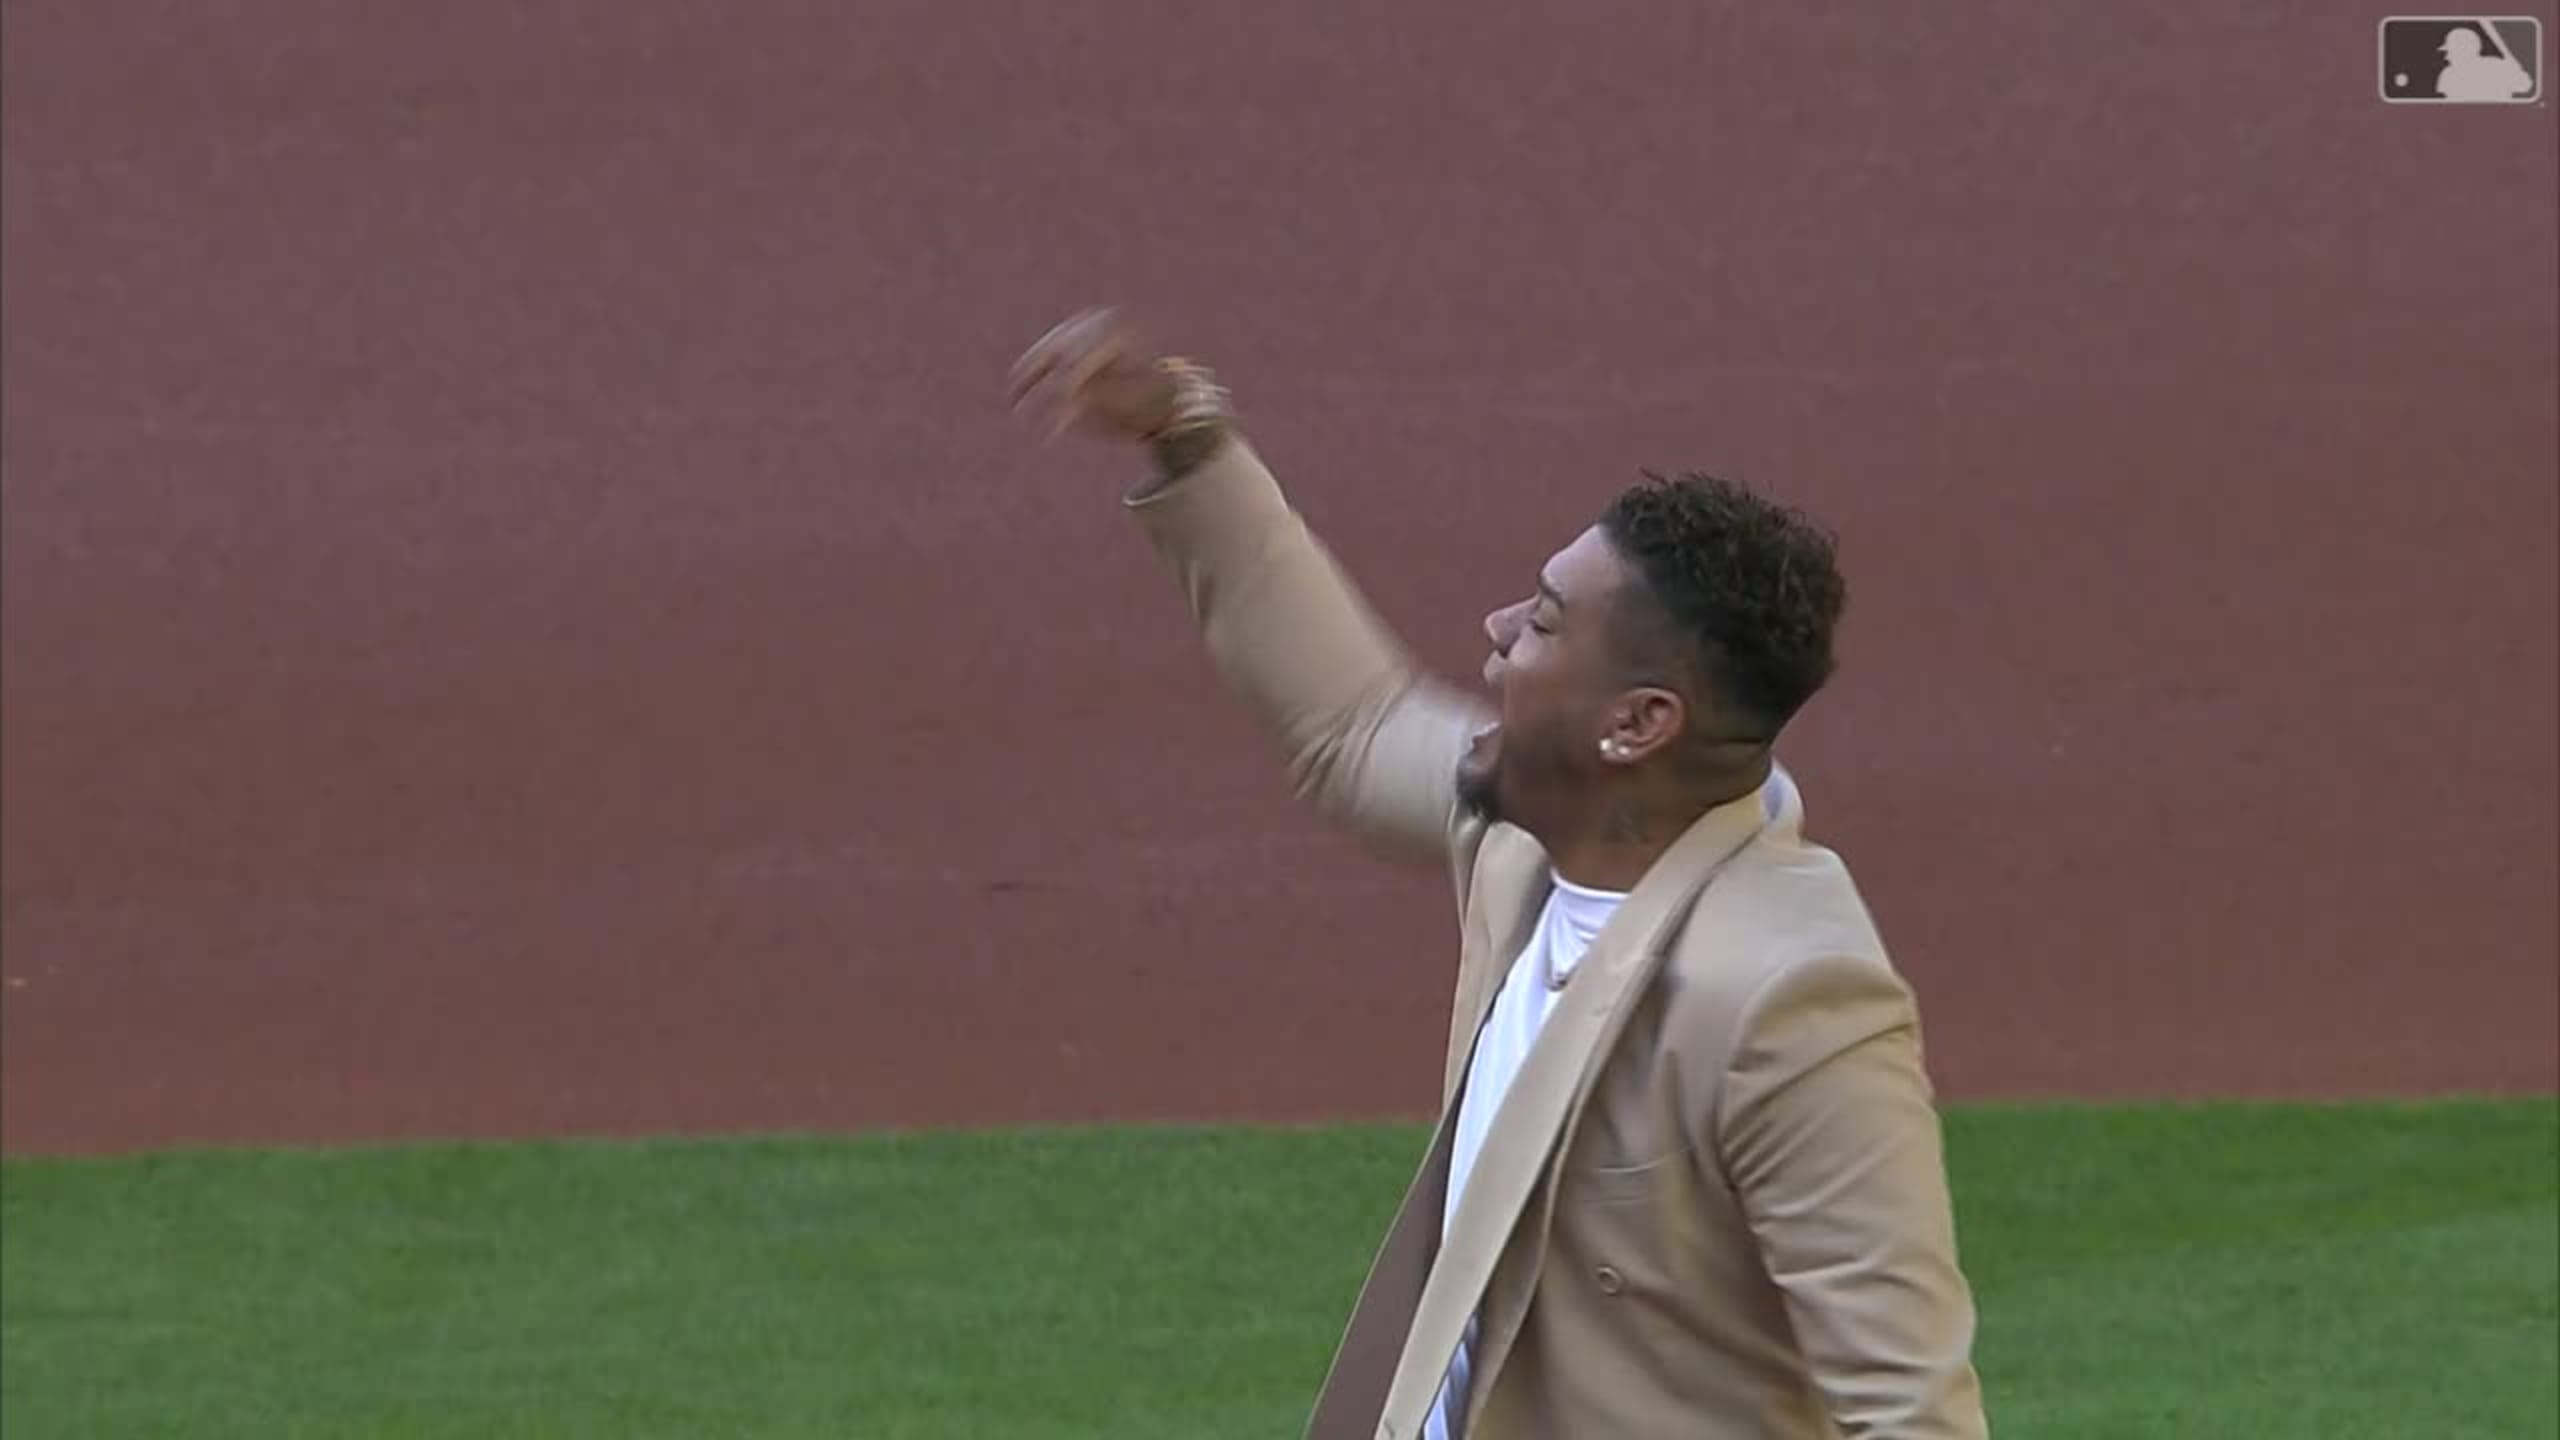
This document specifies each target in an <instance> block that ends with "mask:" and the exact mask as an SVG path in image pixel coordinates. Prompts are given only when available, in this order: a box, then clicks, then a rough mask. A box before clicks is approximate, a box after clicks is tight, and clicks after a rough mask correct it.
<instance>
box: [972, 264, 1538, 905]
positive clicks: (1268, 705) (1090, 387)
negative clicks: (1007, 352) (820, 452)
mask: <svg viewBox="0 0 2560 1440" xmlns="http://www.w3.org/2000/svg"><path fill="white" fill-rule="evenodd" d="M1042 390H1046V391H1048V392H1049V393H1050V394H1051V395H1052V396H1053V397H1054V401H1055V404H1056V405H1057V407H1058V412H1059V416H1060V419H1059V428H1061V429H1064V428H1069V427H1081V428H1084V429H1087V430H1090V431H1095V432H1098V433H1100V434H1103V435H1105V436H1108V437H1111V438H1116V439H1121V440H1126V441H1133V442H1138V443H1140V444H1143V445H1144V446H1146V447H1147V448H1148V449H1149V451H1150V452H1151V453H1152V455H1153V456H1154V457H1155V462H1156V465H1157V468H1158V474H1157V476H1156V477H1155V478H1154V479H1153V480H1152V481H1151V482H1149V483H1148V484H1146V485H1143V486H1141V487H1140V488H1139V489H1138V490H1136V491H1135V492H1133V493H1132V494H1130V495H1129V496H1127V497H1126V499H1125V501H1124V503H1125V504H1126V505H1127V507H1128V508H1129V510H1130V512H1131V514H1132V515H1134V516H1135V517H1136V518H1137V520H1138V522H1139V524H1140V525H1141V527H1142V528H1143V529H1144V531H1145V533H1146V535H1147V538H1148V541H1149V543H1150V544H1152V545H1153V546H1154V547H1155V550H1156V553H1157V554H1158V555H1159V556H1160V557H1162V559H1163V561H1164V563H1165V564H1166V566H1167V567H1168V568H1169V569H1170V570H1171V571H1172V572H1173V575H1174V577H1175V579H1176V581H1177V582H1178V583H1179V584H1180V586H1181V589H1182V594H1183V596H1184V599H1185V600H1186V601H1187V602H1188V604H1189V606H1190V608H1191V614H1192V617H1193V619H1194V620H1195V621H1196V622H1197V623H1198V624H1199V626H1200V629H1201V634H1202V636H1203V638H1204V639H1205V640H1206V642H1207V644H1208V649H1209V655H1210V658H1211V660H1212V661H1213V663H1214V664H1215V665H1216V666H1217V669H1218V671H1219V673H1220V675H1221V676H1222V677H1224V679H1225V680H1226V682H1227V685H1228V686H1229V688H1230V689H1231V690H1233V691H1234V692H1235V693H1236V694H1237V695H1238V696H1239V698H1241V699H1242V700H1243V701H1244V702H1245V703H1246V705H1247V706H1248V707H1249V708H1250V709H1251V710H1252V712H1253V713H1254V714H1255V715H1256V716H1257V717H1258V718H1259V719H1260V720H1261V721H1262V722H1263V724H1264V726H1265V728H1266V729H1267V730H1268V731H1269V732H1270V733H1271V734H1272V735H1273V736H1274V737H1275V738H1276V739H1277V740H1278V742H1279V744H1280V746H1281V749H1282V752H1283V754H1284V755H1285V756H1286V758H1287V762H1288V767H1289V774H1290V779H1291V782H1292V785H1293V787H1294V788H1295V790H1296V792H1297V794H1298V796H1299V797H1300V798H1301V799H1303V800H1305V801H1307V802H1309V803H1310V804H1312V805H1314V806H1315V807H1316V808H1317V809H1318V810H1319V811H1321V812H1322V813H1324V814H1325V815H1327V816H1329V817H1331V818H1333V819H1335V820H1337V821H1339V822H1341V823H1343V824H1344V825H1346V826H1348V827H1349V828H1351V829H1352V830H1354V831H1356V832H1358V833H1360V834H1362V835H1364V836H1367V837H1370V838H1372V839H1374V840H1377V841H1379V842H1381V843H1382V844H1384V845H1385V846H1387V847H1388V848H1390V849H1392V850H1395V851H1397V852H1400V853H1409V854H1413V855H1417V856H1420V855H1429V856H1432V857H1435V858H1436V857H1443V856H1445V855H1446V854H1447V853H1448V850H1447V847H1448V842H1449V833H1450V826H1451V822H1452V820H1453V819H1454V818H1455V812H1456V806H1457V781H1456V773H1457V764H1458V760H1459V757H1460V756H1461V755H1462V754H1463V753H1464V751H1465V749H1466V745H1467V740H1468V737H1469V736H1471V735H1472V734H1473V733H1474V732H1475V731H1476V729H1477V728H1479V727H1480V726H1482V725H1484V724H1486V723H1488V722H1489V721H1490V720H1491V719H1492V718H1493V714H1492V711H1491V709H1490V708H1489V707H1487V706H1485V705H1484V704H1483V703H1482V702H1479V701H1477V700H1475V699H1473V698H1472V697H1470V696H1468V695H1466V694H1465V693H1464V692H1462V691H1459V690H1457V689H1456V688H1455V687H1452V686H1449V685H1447V684H1444V683H1442V682H1440V681H1438V680H1435V679H1433V678H1431V677H1430V676H1428V675H1426V674H1424V673H1423V672H1422V671H1421V670H1420V669H1419V668H1418V667H1417V666H1416V665H1415V664H1414V663H1413V661H1412V659H1411V657H1410V656H1408V655H1407V654H1406V653H1405V651H1404V649H1403V647H1402V646H1401V645H1400V644H1399V643H1398V642H1397V641H1396V639H1395V637H1394V635H1393V634H1392V633H1391V632H1389V630H1388V629H1387V627H1386V626H1385V624H1384V623H1383V622H1381V621H1380V620H1379V618H1378V617H1377V615H1376V614H1375V613H1374V612H1373V611H1372V610H1371V609H1370V608H1369V606H1368V604H1367V602H1366V601H1364V600H1363V599H1362V598H1361V596H1360V594H1359V592H1358V590H1357V588H1356V587H1355V586H1354V585H1353V584H1352V583H1351V581H1350V579H1349V577H1348V576H1347V575H1345V574H1344V573H1343V571H1342V568H1341V566H1340V565H1339V564H1338V563H1337V562H1336V561H1335V559H1334V558H1333V556H1332V554H1331V552H1330V551H1328V550H1327V549H1326V548H1325V546H1324V545H1323V544H1322V542H1320V541H1319V540H1317V539H1316V537H1315V536H1314V535H1313V534H1312V533H1311V532H1310V531H1309V530H1308V528H1307V526H1306V523H1305V521H1304V520H1303V519H1302V518H1301V517H1300V516H1299V515H1298V513H1297V512H1296V511H1295V510H1293V509H1292V508H1291V507H1290V505H1289V503H1288V500H1287V498H1286V496H1284V495H1283V494H1282V493H1281V490H1280V486H1279V484H1278V482H1277V481H1276V480H1275V479H1273V477H1272V475H1271V472H1270V471H1269V470H1268V469H1267V468H1265V467H1264V465H1263V463H1262V461H1261V459H1260V458H1259V457H1258V456H1257V455H1256V454H1255V453H1254V451H1253V449H1252V447H1251V446H1250V445H1249V444H1247V443H1246V442H1245V440H1244V439H1243V437H1242V436H1241V435H1239V434H1237V433H1236V432H1235V429H1234V426H1233V424H1232V422H1231V421H1230V420H1229V419H1228V418H1227V417H1226V416H1225V414H1224V412H1223V408H1222V407H1221V406H1219V405H1218V404H1217V403H1216V397H1215V396H1214V395H1212V394H1210V393H1208V391H1207V390H1206V389H1205V382H1204V380H1203V379H1202V377H1200V376H1199V375H1198V373H1197V372H1187V371H1184V370H1182V369H1181V368H1180V367H1167V366H1159V365H1158V364H1156V363H1155V362H1154V361H1153V360H1151V359H1148V358H1144V357H1141V356H1140V355H1139V354H1138V353H1137V352H1136V351H1135V350H1134V349H1133V348H1131V346H1130V343H1129V340H1128V338H1127V335H1126V332H1125V331H1123V330H1122V329H1121V328H1120V327H1119V326H1118V324H1117V323H1116V321H1115V319H1114V318H1113V317H1111V316H1109V315H1108V314H1087V315H1083V316H1078V317H1077V318H1076V319H1074V320H1070V321H1069V322H1067V323H1066V324H1065V325H1062V326H1060V327H1059V328H1058V329H1057V330H1054V331H1052V332H1051V333H1050V335H1049V336H1048V337H1047V338H1045V339H1044V340H1043V341H1042V342H1041V343H1040V345H1038V346H1035V347H1033V349H1032V351H1031V353H1029V354H1028V355H1026V356H1024V357H1023V361H1022V363H1021V364H1020V365H1019V366H1017V367H1016V372H1015V396H1016V401H1017V403H1019V402H1020V401H1021V400H1022V399H1025V398H1028V397H1029V396H1031V395H1032V394H1034V393H1038V392H1040V391H1042Z"/></svg>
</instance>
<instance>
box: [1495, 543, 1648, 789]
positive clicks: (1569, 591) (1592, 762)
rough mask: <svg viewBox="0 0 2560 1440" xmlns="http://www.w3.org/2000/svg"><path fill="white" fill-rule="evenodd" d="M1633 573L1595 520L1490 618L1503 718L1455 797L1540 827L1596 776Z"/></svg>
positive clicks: (1614, 692)
mask: <svg viewBox="0 0 2560 1440" xmlns="http://www.w3.org/2000/svg"><path fill="white" fill-rule="evenodd" d="M1631 578H1632V577H1631V575H1630V572H1629V571H1628V570H1627V568H1626V566H1625V564H1624V562H1622V561H1621V560H1620V559H1619V558H1618V554H1617V551H1616V549H1615V548H1613V547H1612V546H1611V545H1610V543H1609V540H1608V537H1607V536H1606V535H1605V534H1604V533H1603V532H1602V531H1601V530H1600V529H1599V528H1598V527H1597V526H1594V527H1593V528H1591V529H1589V530H1586V531H1584V532H1583V533H1582V534H1581V535H1580V536H1579V537H1578V538H1576V539H1575V540H1574V542H1573V543H1572V544H1570V545H1568V546H1566V547H1565V548H1564V549H1562V550H1559V551H1557V552H1556V553H1555V555H1554V556H1552V557H1550V558H1549V559H1548V561H1547V563H1546V565H1545V566H1544V567H1543V568H1542V569H1541V570H1540V572H1539V576H1538V585H1537V588H1536V590H1535V591H1534V592H1533V593H1531V594H1530V595H1529V596H1528V598H1526V599H1523V600H1519V601H1516V602H1514V603H1512V604H1510V605H1506V606H1504V607H1503V608H1501V609H1499V610H1496V611H1494V612H1493V613H1492V614H1490V615H1488V616H1486V617H1485V622H1484V631H1485V637H1486V638H1487V639H1488V640H1490V641H1492V642H1493V654H1492V655H1491V656H1489V657H1487V658H1486V660H1485V664H1484V678H1485V683H1486V684H1487V685H1489V686H1490V687H1492V689H1493V692H1494V694H1495V695H1496V696H1497V697H1498V698H1499V700H1500V705H1501V716H1502V718H1501V720H1500V721H1499V722H1498V723H1497V724H1495V725H1493V726H1491V727H1489V728H1487V729H1485V730H1483V731H1480V732H1478V733H1477V735H1476V737H1475V739H1474V741H1473V742H1472V743H1470V744H1469V745H1468V746H1467V752H1466V754H1465V756H1464V757H1462V758H1461V759H1460V760H1459V762H1458V795H1459V798H1460V799H1461V800H1462V801H1463V802H1464V803H1465V804H1466V805H1467V806H1468V808H1469V809H1471V810H1472V811H1474V812H1475V813H1476V814H1478V815H1481V816H1483V817H1484V818H1486V819H1488V820H1496V821H1509V822H1511V823H1513V824H1519V825H1524V826H1527V827H1530V828H1533V829H1534V828H1535V826H1536V824H1537V822H1538V821H1539V820H1540V819H1542V818H1545V817H1548V816H1552V815H1554V814H1555V813H1557V811H1558V810H1559V809H1560V808H1563V806H1564V805H1569V803H1570V800H1571V797H1572V796H1573V794H1574V792H1575V791H1576V790H1577V789H1578V788H1579V787H1581V786H1583V785H1585V784H1587V783H1588V782H1589V781H1590V779H1591V778H1592V777H1593V776H1595V775H1597V774H1598V773H1599V770H1600V763H1599V762H1600V754H1599V745H1600V740H1601V738H1602V736H1604V735H1605V734H1607V733H1608V718H1609V716H1608V712H1609V706H1610V704H1611V702H1612V701H1614V700H1615V699H1616V698H1617V695H1618V691H1619V687H1620V681H1621V680H1622V678H1623V677H1622V674H1621V672H1620V668H1619V659H1618V649H1617V646H1616V644H1615V639H1614V633H1613V630H1612V622H1613V620H1614V611H1615V608H1616V606H1617V605H1618V603H1619V598H1620V597H1619V591H1620V588H1621V587H1622V586H1623V585H1625V584H1626V583H1628V582H1629V580H1630V579H1631ZM1560 802H1562V804H1560Z"/></svg>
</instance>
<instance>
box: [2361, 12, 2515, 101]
mask: <svg viewBox="0 0 2560 1440" xmlns="http://www.w3.org/2000/svg"><path fill="white" fill-rule="evenodd" d="M2382 98H2383V99H2384V100H2386V101H2389V102H2390V103H2392V104H2394V105H2530V104H2532V103H2533V102H2534V101H2536V100H2539V99H2541V98H2542V22H2541V21H2540V20H2537V19H2535V18H2534V17H2532V16H2530V15H2395V16H2393V17H2392V18H2390V19H2388V20H2385V21H2383V22H2382Z"/></svg>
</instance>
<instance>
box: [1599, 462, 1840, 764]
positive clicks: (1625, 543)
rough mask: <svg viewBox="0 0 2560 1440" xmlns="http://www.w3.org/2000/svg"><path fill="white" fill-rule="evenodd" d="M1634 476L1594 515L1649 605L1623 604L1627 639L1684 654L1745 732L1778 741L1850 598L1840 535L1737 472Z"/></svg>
mask: <svg viewBox="0 0 2560 1440" xmlns="http://www.w3.org/2000/svg"><path fill="white" fill-rule="evenodd" d="M1638 473H1639V474H1640V475H1642V476H1643V479H1642V480H1641V481H1640V482H1638V483H1637V484H1634V485H1631V486H1629V487H1628V488H1627V489H1626V490H1625V491H1623V492H1621V493H1620V494H1619V495H1618V497H1617V498H1616V499H1615V500H1613V501H1611V502H1610V504H1609V506H1608V508H1607V509H1606V510H1605V511H1604V512H1603V513H1602V515H1601V518H1600V528H1601V531H1602V533H1603V534H1604V535H1606V536H1607V537H1608V539H1609V541H1610V543H1611V544H1612V545H1613V546H1614V547H1615V548H1616V550H1617V552H1618V555H1619V558H1620V559H1621V560H1623V561H1625V562H1626V563H1627V564H1628V565H1629V566H1630V567H1631V568H1632V569H1633V570H1634V571H1635V572H1636V573H1637V574H1638V575H1639V576H1641V577H1642V579H1643V582H1644V589H1645V591H1646V598H1647V599H1649V600H1650V601H1651V602H1652V603H1651V604H1650V605H1649V606H1637V607H1622V609H1621V615H1622V617H1625V618H1627V619H1629V620H1631V621H1632V622H1633V625H1632V629H1631V632H1630V633H1629V634H1628V636H1627V639H1628V641H1629V642H1630V643H1631V644H1633V645H1634V646H1636V647H1637V649H1636V654H1638V655H1641V656H1645V657H1647V658H1648V659H1650V660H1656V661H1658V660H1660V659H1663V658H1671V659H1676V660H1682V661H1686V662H1687V664H1688V666H1689V667H1694V673H1696V674H1697V675H1698V676H1699V677H1700V678H1701V679H1702V680H1703V681H1704V682H1705V684H1706V685H1707V686H1708V687H1709V688H1710V689H1711V690H1712V696H1713V699H1714V701H1715V702H1716V703H1718V704H1719V705H1720V706H1721V707H1723V708H1724V709H1726V710H1727V711H1729V712H1731V717H1732V718H1733V719H1736V720H1740V721H1742V722H1743V723H1745V724H1747V725H1749V726H1751V727H1753V728H1754V729H1756V730H1757V731H1758V734H1757V735H1756V736H1754V737H1753V738H1757V739H1762V740H1772V739H1775V738H1776V736H1777V733H1778V731H1779V730H1781V729H1783V728H1784V727H1785V726H1786V724H1787V722H1788V721H1790V720H1792V719H1794V718H1795V714H1796V712H1797V711H1798V710H1801V709H1802V708H1804V705H1805V702H1807V701H1809V700H1811V699H1812V698H1813V697H1814V695H1815V694H1816V693H1817V692H1819V691H1820V690H1821V689H1822V687H1823V686H1824V685H1825V684H1827V683H1828V682H1829V681H1830V679H1831V675H1832V671H1833V669H1834V668H1835V665H1836V663H1837V662H1836V660H1835V658H1834V656H1833V653H1832V634H1833V631H1834V630H1835V629H1836V628H1837V627H1838V625H1839V623H1840V616H1841V612H1842V611H1843V610H1844V609H1845V608H1846V607H1847V604H1848V584H1847V582H1846V581H1844V580H1843V579H1842V578H1841V575H1840V567H1839V559H1838V554H1837V541H1836V540H1835V538H1834V537H1833V536H1832V535H1831V533H1830V532H1828V531H1827V530H1825V529H1823V528H1822V527H1820V526H1819V525H1816V524H1815V523H1814V522H1813V521H1812V520H1810V519H1809V518H1807V517H1806V516H1805V515H1804V514H1803V513H1802V512H1800V511H1797V510H1794V509H1790V508H1788V507H1786V506H1782V505H1779V504H1776V503H1774V502H1772V501H1770V500H1768V499H1765V498H1763V497H1762V496H1760V495H1757V494H1754V493H1753V492H1752V491H1751V490H1749V489H1748V488H1746V487H1744V486H1743V485H1741V484H1739V483H1737V482H1735V481H1731V480H1727V479H1724V478H1722V477H1720V476H1716V475H1709V474H1704V473H1701V472H1698V471H1687V472H1683V473H1681V474H1678V475H1664V474H1661V473H1658V472H1656V471H1652V470H1643V471H1639V472H1638ZM1647 611H1650V612H1651V613H1650V614H1648V613H1647ZM1630 612H1632V613H1630ZM1666 642H1668V644H1669V646H1670V648H1671V651H1672V653H1671V655H1669V656H1667V657H1666V656H1664V655H1663V650H1664V648H1665V643H1666Z"/></svg>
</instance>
